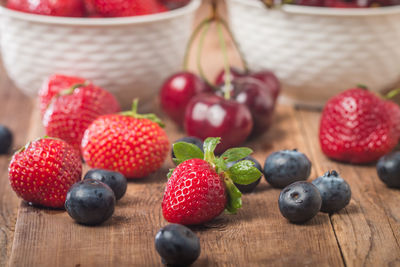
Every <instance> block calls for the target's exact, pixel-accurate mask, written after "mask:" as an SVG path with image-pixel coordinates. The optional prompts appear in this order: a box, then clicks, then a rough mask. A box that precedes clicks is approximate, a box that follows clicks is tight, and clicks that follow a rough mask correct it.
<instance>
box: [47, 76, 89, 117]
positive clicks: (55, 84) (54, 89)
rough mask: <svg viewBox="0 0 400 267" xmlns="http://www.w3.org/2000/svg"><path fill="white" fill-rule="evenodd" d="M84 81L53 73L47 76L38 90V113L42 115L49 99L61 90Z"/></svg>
mask: <svg viewBox="0 0 400 267" xmlns="http://www.w3.org/2000/svg"><path fill="white" fill-rule="evenodd" d="M85 82H86V81H85V79H83V78H80V77H72V76H65V75H60V74H55V75H52V76H50V77H48V78H47V79H46V80H45V81H44V83H43V85H42V88H41V89H40V90H39V107H40V114H41V115H42V116H43V115H44V113H45V112H46V109H47V107H48V106H49V105H50V102H51V100H52V99H53V97H54V96H56V95H57V94H58V93H60V92H61V91H64V90H66V89H69V88H71V87H72V86H74V85H76V84H84V83H85Z"/></svg>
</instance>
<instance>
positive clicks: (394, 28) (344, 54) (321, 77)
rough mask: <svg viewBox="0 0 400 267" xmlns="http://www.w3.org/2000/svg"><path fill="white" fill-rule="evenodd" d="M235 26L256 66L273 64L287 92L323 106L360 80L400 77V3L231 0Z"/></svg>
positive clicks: (376, 83) (371, 83)
mask: <svg viewBox="0 0 400 267" xmlns="http://www.w3.org/2000/svg"><path fill="white" fill-rule="evenodd" d="M228 9H229V14H230V21H231V26H232V30H233V32H234V34H235V35H236V38H237V39H238V41H239V43H240V47H241V49H242V50H243V52H244V54H245V56H246V58H247V60H248V62H249V65H250V68H251V69H254V70H258V69H264V68H266V69H271V70H273V71H275V72H276V74H277V75H278V77H279V78H280V80H281V81H282V84H283V89H284V97H285V99H286V100H290V101H291V102H294V103H296V104H300V105H308V106H322V105H323V104H324V102H325V101H326V100H327V99H328V98H329V97H331V96H333V95H335V94H337V93H338V92H340V91H342V90H345V89H347V88H350V87H353V86H355V85H356V84H360V83H361V84H364V85H367V86H368V87H369V88H370V89H371V90H374V91H381V90H384V89H388V88H391V87H392V86H394V85H395V84H396V83H398V82H399V81H400V6H393V7H382V8H366V9H336V8H323V7H307V6H295V5H284V6H283V7H281V8H279V9H271V10H268V9H267V8H265V7H264V5H263V4H262V3H261V1H259V0H229V1H228Z"/></svg>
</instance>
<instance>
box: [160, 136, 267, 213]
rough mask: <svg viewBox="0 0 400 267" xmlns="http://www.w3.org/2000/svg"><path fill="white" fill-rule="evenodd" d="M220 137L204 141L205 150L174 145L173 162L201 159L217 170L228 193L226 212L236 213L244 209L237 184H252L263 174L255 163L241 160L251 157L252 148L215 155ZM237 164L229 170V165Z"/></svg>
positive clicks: (186, 144)
mask: <svg viewBox="0 0 400 267" xmlns="http://www.w3.org/2000/svg"><path fill="white" fill-rule="evenodd" d="M220 141H221V138H220V137H209V138H207V139H206V140H205V141H204V145H203V150H204V154H203V152H202V151H201V149H200V148H198V147H197V146H195V145H193V144H189V143H185V142H178V143H176V144H174V145H173V150H174V154H175V157H176V158H174V159H173V160H174V162H175V163H176V164H178V165H179V164H181V163H182V162H184V161H186V160H189V159H194V158H199V159H204V160H205V161H207V162H208V163H209V164H211V166H213V167H214V168H215V171H216V172H217V173H218V174H219V175H220V177H221V178H222V179H223V181H224V183H225V186H226V191H227V198H228V199H227V205H226V211H228V212H229V213H236V212H237V210H238V209H239V208H241V207H242V200H241V196H242V193H241V192H240V191H239V189H238V188H237V187H236V186H235V184H234V183H237V184H250V183H252V182H255V181H256V180H258V179H259V178H260V177H261V175H262V174H261V172H260V171H259V170H258V169H257V168H256V167H255V166H254V162H252V161H249V160H242V161H240V160H241V159H243V158H245V157H247V156H249V155H250V154H251V153H252V152H253V151H252V150H251V149H250V148H246V147H240V148H231V149H228V150H227V151H225V152H224V153H223V154H222V155H221V156H220V157H216V156H215V154H214V151H215V148H216V147H217V145H218V144H219V143H220ZM236 161H239V162H237V163H236V164H234V165H233V166H232V167H230V168H228V167H227V164H228V163H231V162H236ZM173 172H174V169H171V170H169V172H168V174H167V177H168V178H170V177H171V175H172V173H173Z"/></svg>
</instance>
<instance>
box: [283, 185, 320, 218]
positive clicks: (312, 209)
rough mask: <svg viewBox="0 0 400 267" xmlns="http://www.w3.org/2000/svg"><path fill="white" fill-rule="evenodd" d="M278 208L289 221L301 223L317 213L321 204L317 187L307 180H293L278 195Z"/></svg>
mask: <svg viewBox="0 0 400 267" xmlns="http://www.w3.org/2000/svg"><path fill="white" fill-rule="evenodd" d="M278 203H279V209H280V211H281V213H282V215H283V216H284V217H285V218H286V219H288V220H289V221H291V222H294V223H303V222H306V221H308V220H310V219H312V218H313V217H314V216H315V215H317V213H318V211H319V210H320V208H321V205H322V199H321V195H320V193H319V191H318V189H317V188H316V187H315V186H314V185H313V184H312V183H308V182H303V181H301V182H295V183H293V184H291V185H288V186H287V187H285V188H284V189H283V190H282V192H281V194H280V196H279V201H278Z"/></svg>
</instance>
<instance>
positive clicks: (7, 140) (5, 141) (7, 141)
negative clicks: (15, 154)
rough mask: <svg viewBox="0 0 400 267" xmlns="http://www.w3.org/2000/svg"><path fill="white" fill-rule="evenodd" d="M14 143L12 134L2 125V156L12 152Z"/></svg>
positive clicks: (0, 145)
mask: <svg viewBox="0 0 400 267" xmlns="http://www.w3.org/2000/svg"><path fill="white" fill-rule="evenodd" d="M12 142H13V134H12V132H11V131H10V130H9V129H8V128H7V127H5V126H4V125H0V154H7V153H8V152H9V151H10V148H11V145H12Z"/></svg>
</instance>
